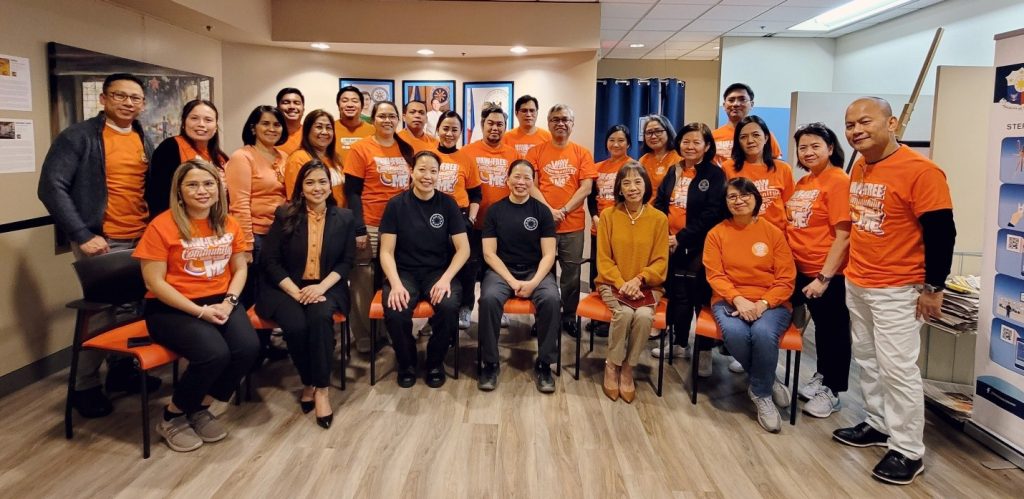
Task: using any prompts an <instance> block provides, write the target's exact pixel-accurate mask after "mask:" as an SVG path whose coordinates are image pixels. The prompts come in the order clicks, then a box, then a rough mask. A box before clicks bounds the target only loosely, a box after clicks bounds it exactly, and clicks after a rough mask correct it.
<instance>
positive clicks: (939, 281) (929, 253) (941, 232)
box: [918, 209, 956, 288]
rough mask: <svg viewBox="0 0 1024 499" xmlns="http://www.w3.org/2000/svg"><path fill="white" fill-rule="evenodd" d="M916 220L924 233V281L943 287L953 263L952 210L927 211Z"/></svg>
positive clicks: (954, 225) (953, 232)
mask: <svg viewBox="0 0 1024 499" xmlns="http://www.w3.org/2000/svg"><path fill="white" fill-rule="evenodd" d="M918 221H919V222H921V232H922V233H923V235H924V282H925V283H927V284H931V285H932V286H937V287H939V288H943V287H945V285H946V277H948V276H949V269H950V267H952V265H953V246H954V244H955V243H956V224H955V223H954V222H953V210H950V209H946V210H935V211H929V212H926V213H923V214H921V216H920V217H918Z"/></svg>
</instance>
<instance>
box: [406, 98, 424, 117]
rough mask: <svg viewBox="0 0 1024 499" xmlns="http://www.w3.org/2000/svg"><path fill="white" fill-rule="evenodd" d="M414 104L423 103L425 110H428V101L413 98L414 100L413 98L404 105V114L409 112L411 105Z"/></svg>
mask: <svg viewBox="0 0 1024 499" xmlns="http://www.w3.org/2000/svg"><path fill="white" fill-rule="evenodd" d="M413 104H422V105H423V110H424V111H426V110H427V103H426V102H423V101H421V100H419V99H413V100H411V101H409V102H406V103H405V104H403V105H402V114H405V113H408V112H409V106H411V105H413Z"/></svg>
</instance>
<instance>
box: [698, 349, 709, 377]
mask: <svg viewBox="0 0 1024 499" xmlns="http://www.w3.org/2000/svg"><path fill="white" fill-rule="evenodd" d="M697 376H700V377H701V378H710V377H711V350H702V351H701V352H700V353H699V354H697Z"/></svg>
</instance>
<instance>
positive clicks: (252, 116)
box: [242, 105, 288, 146]
mask: <svg viewBox="0 0 1024 499" xmlns="http://www.w3.org/2000/svg"><path fill="white" fill-rule="evenodd" d="M263 113H270V114H273V115H274V118H275V119H277V122H278V123H280V124H281V138H280V139H277V143H276V144H274V145H275V146H279V145H281V144H284V143H285V142H288V120H286V119H285V117H284V113H282V112H281V110H280V109H278V108H276V107H274V106H267V105H262V106H256V109H253V110H252V112H251V113H249V117H248V118H247V119H246V120H245V125H243V126H242V143H243V144H245V145H247V146H251V145H255V144H256V124H257V123H259V122H260V118H262V117H263Z"/></svg>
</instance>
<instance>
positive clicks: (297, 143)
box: [277, 125, 302, 157]
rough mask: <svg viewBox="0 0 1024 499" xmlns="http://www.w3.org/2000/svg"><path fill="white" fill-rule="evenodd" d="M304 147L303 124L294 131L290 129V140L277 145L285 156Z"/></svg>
mask: <svg viewBox="0 0 1024 499" xmlns="http://www.w3.org/2000/svg"><path fill="white" fill-rule="evenodd" d="M301 147H302V125H299V129H298V130H295V131H294V132H292V131H291V130H289V131H288V140H286V141H285V143H284V144H281V145H279V146H277V150H278V151H281V152H282V153H284V155H285V157H288V156H291V154H292V153H293V152H295V151H298V150H299V149H300V148H301Z"/></svg>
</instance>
